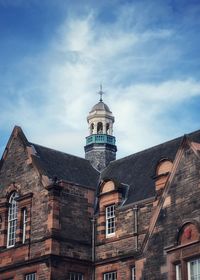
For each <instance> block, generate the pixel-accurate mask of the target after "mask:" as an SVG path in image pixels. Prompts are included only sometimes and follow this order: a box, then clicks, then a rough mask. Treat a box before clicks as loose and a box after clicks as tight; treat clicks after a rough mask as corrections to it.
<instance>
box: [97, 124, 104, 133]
mask: <svg viewBox="0 0 200 280" xmlns="http://www.w3.org/2000/svg"><path fill="white" fill-rule="evenodd" d="M102 133H103V124H102V122H99V123H98V124H97V134H102Z"/></svg>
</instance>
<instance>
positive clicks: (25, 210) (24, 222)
mask: <svg viewBox="0 0 200 280" xmlns="http://www.w3.org/2000/svg"><path fill="white" fill-rule="evenodd" d="M26 225H27V209H26V208H24V209H22V243H23V244H24V243H25V241H26Z"/></svg>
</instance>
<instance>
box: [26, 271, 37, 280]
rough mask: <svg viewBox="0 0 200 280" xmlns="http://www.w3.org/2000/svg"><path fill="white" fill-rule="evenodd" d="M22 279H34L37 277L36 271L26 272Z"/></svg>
mask: <svg viewBox="0 0 200 280" xmlns="http://www.w3.org/2000/svg"><path fill="white" fill-rule="evenodd" d="M24 279H25V280H36V279H37V278H36V272H33V273H29V274H26V275H25V278H24Z"/></svg>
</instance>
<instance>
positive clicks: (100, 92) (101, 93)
mask: <svg viewBox="0 0 200 280" xmlns="http://www.w3.org/2000/svg"><path fill="white" fill-rule="evenodd" d="M98 94H99V95H100V99H99V101H100V102H102V101H103V99H102V95H103V94H105V92H103V90H102V84H100V91H99V92H98Z"/></svg>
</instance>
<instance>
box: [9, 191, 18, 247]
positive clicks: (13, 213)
mask: <svg viewBox="0 0 200 280" xmlns="http://www.w3.org/2000/svg"><path fill="white" fill-rule="evenodd" d="M18 196H19V195H18V193H17V192H13V193H12V194H11V196H10V199H9V209H8V233H7V248H11V247H14V246H15V242H16V231H17V214H18V209H17V201H16V199H17V198H18Z"/></svg>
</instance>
